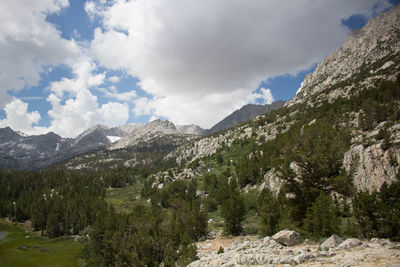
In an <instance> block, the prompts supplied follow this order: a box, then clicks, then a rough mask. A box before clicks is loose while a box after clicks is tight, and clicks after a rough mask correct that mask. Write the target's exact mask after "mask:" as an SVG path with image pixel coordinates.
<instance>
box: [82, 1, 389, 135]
mask: <svg viewBox="0 0 400 267" xmlns="http://www.w3.org/2000/svg"><path fill="white" fill-rule="evenodd" d="M388 6H389V3H388V1H378V0H352V1H348V0H327V1H310V0H298V1H288V0H285V1H260V0H250V1H242V0H229V1H228V0H227V1H213V0H203V1H187V0H171V1H163V0H153V1H148V0H136V1H126V0H115V1H113V2H111V3H107V4H106V3H105V2H104V1H100V2H99V1H89V2H87V3H86V11H87V13H88V14H89V15H90V16H91V17H92V18H95V17H97V18H99V19H100V20H101V21H102V27H101V28H97V29H96V30H95V33H94V40H93V41H92V42H91V52H92V55H93V56H94V57H95V58H96V59H97V60H98V61H99V62H100V64H101V65H103V66H105V67H107V68H110V69H124V70H126V71H127V72H128V73H129V74H131V75H132V76H135V77H138V78H139V79H140V80H141V82H140V85H141V87H142V88H143V89H144V90H145V91H146V92H147V93H149V94H152V95H153V96H154V98H153V100H149V101H148V103H147V104H151V105H152V107H151V108H147V111H149V110H153V111H155V112H156V114H157V115H159V116H164V117H168V118H170V119H171V120H173V121H174V122H184V123H190V122H194V123H198V124H200V125H201V126H203V127H209V126H211V125H212V123H213V120H209V121H206V120H205V119H204V117H205V114H209V113H210V112H215V114H213V115H211V116H208V117H212V116H214V117H221V116H222V115H221V114H226V111H227V110H229V112H231V111H233V110H234V108H235V105H236V104H237V102H238V99H237V98H235V97H238V96H240V97H242V98H243V99H247V100H249V99H250V100H251V99H252V95H253V91H254V90H256V89H257V88H258V86H259V85H260V82H262V81H264V80H266V79H268V78H271V77H274V76H277V75H282V74H287V73H289V74H296V73H297V72H298V71H301V70H305V69H308V68H309V67H311V66H312V65H313V64H314V63H316V62H319V61H320V60H321V59H322V58H323V57H325V56H327V55H328V54H329V53H330V52H332V51H333V50H334V49H336V48H337V47H339V46H340V45H341V44H342V43H343V42H344V41H345V39H346V37H347V35H348V33H349V30H348V29H347V28H346V27H344V26H343V25H342V24H341V21H342V19H346V18H348V17H349V16H351V15H353V14H362V15H365V16H370V15H371V14H372V13H373V12H372V10H374V8H375V11H379V10H380V9H382V8H384V7H388ZM261 92H267V91H261ZM213 97H215V99H214V98H213ZM264 97H266V101H267V100H268V96H267V95H264ZM140 101H142V100H138V104H139V105H141V104H143V101H142V102H140ZM239 102H240V101H239ZM144 110H145V108H143V107H140V106H139V107H138V108H136V111H144ZM136 111H135V113H136ZM229 112H228V114H229ZM138 113H139V114H140V113H141V112H138ZM189 114H190V116H191V117H190V118H189V116H188V115H189ZM206 117H207V115H206Z"/></svg>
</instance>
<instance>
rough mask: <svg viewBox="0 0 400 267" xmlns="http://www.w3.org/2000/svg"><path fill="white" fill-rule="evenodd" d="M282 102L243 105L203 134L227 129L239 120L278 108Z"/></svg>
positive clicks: (249, 118)
mask: <svg viewBox="0 0 400 267" xmlns="http://www.w3.org/2000/svg"><path fill="white" fill-rule="evenodd" d="M284 104H285V102H284V101H282V100H278V101H276V102H274V103H272V104H266V105H254V104H248V105H245V106H243V107H242V108H241V109H239V110H236V111H235V112H233V113H232V114H230V115H229V116H227V117H226V118H224V119H223V120H221V121H220V122H218V123H217V124H216V125H214V126H213V127H212V128H211V129H209V130H206V131H205V132H204V134H205V135H207V134H213V133H215V132H219V131H222V130H225V129H228V128H230V127H233V126H235V125H237V124H239V123H241V122H245V121H249V120H252V119H254V118H255V117H257V116H259V115H261V114H264V113H268V112H270V111H271V110H276V109H279V108H281V107H282V106H283V105H284Z"/></svg>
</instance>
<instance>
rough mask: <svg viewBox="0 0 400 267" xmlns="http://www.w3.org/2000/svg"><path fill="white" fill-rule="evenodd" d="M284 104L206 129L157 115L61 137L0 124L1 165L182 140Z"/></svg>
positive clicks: (26, 165)
mask: <svg viewBox="0 0 400 267" xmlns="http://www.w3.org/2000/svg"><path fill="white" fill-rule="evenodd" d="M283 104H284V102H283V101H277V102H274V103H272V104H271V105H251V104H249V105H246V106H244V107H243V108H241V109H240V110H237V111H235V112H233V113H232V114H231V115H229V116H228V117H226V118H225V119H223V120H221V121H220V122H219V123H218V124H216V125H215V126H214V127H212V128H211V129H209V130H205V129H202V128H201V127H199V126H197V125H194V124H192V125H174V124H173V123H172V122H170V121H162V120H159V119H157V120H154V121H151V122H149V123H147V124H128V125H122V126H119V127H113V128H109V127H107V126H104V125H95V126H93V127H91V128H89V129H87V130H86V131H84V132H83V133H81V134H80V135H79V136H77V137H76V138H73V139H72V138H62V137H61V136H59V135H57V134H55V133H53V132H51V133H47V134H44V135H33V136H28V135H26V134H24V133H20V132H15V131H13V130H12V129H11V128H9V127H6V128H0V168H4V169H9V168H12V169H28V170H30V169H40V168H43V167H47V166H50V165H52V164H54V163H58V162H62V161H64V160H66V159H69V158H72V157H75V156H78V155H81V154H84V153H88V152H92V151H96V150H99V149H102V148H104V149H108V150H118V149H124V148H128V147H131V146H135V145H137V144H139V143H142V142H150V141H154V138H157V139H160V138H161V137H162V136H167V135H173V136H175V137H176V136H179V137H178V139H179V140H181V141H182V140H191V139H193V138H194V137H196V136H204V135H208V134H212V133H215V132H216V131H220V130H224V129H227V128H230V127H233V126H235V125H237V124H238V123H240V122H244V121H247V120H251V119H254V118H255V117H257V116H259V115H261V114H263V113H266V112H269V111H271V110H274V109H277V108H280V107H281V106H283ZM164 139H165V140H169V142H172V143H174V144H173V145H172V147H175V146H176V144H175V143H176V140H177V139H176V138H172V139H171V138H170V137H166V138H164ZM165 140H164V141H165ZM179 143H180V142H179Z"/></svg>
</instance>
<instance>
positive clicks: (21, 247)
mask: <svg viewBox="0 0 400 267" xmlns="http://www.w3.org/2000/svg"><path fill="white" fill-rule="evenodd" d="M0 231H5V232H6V233H7V236H6V237H5V238H4V239H2V240H0V266H84V261H83V260H82V259H80V255H81V253H82V251H83V248H84V243H83V242H80V241H74V240H72V239H71V238H68V237H62V238H57V239H45V238H40V237H35V236H32V235H31V234H26V233H25V231H24V230H23V229H21V228H20V227H19V226H16V225H12V224H8V223H6V222H4V221H1V220H0ZM27 235H30V237H28V238H26V236H27Z"/></svg>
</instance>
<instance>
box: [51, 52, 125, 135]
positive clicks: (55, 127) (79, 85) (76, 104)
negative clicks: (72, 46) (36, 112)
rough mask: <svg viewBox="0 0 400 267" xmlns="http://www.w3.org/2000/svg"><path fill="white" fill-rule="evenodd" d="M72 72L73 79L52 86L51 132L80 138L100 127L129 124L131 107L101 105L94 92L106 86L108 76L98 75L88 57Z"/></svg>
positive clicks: (114, 95) (114, 93)
mask: <svg viewBox="0 0 400 267" xmlns="http://www.w3.org/2000/svg"><path fill="white" fill-rule="evenodd" d="M72 69H73V73H74V77H73V78H71V79H68V78H63V79H62V80H60V81H58V82H53V83H51V85H50V86H49V89H50V91H51V94H50V95H49V97H48V98H47V100H48V101H49V102H50V103H51V106H52V108H51V110H49V112H48V114H49V116H50V118H51V125H50V128H49V129H50V130H52V131H54V132H56V133H58V134H60V135H62V136H65V137H76V136H77V135H78V134H80V133H81V132H83V131H84V130H86V129H87V128H89V127H91V126H94V125H96V124H105V125H107V126H110V127H114V126H119V125H123V124H125V123H126V122H127V120H128V119H129V107H128V105H127V104H122V103H116V102H108V103H106V104H103V105H99V103H98V99H97V97H96V96H95V95H93V93H92V92H91V91H90V89H91V88H96V87H98V86H100V85H102V84H103V83H104V80H105V73H97V72H96V70H97V66H96V64H95V63H94V62H92V61H90V59H88V58H86V57H83V58H81V59H80V60H78V61H77V62H76V63H74V64H72ZM98 90H100V89H98ZM104 90H105V89H104ZM106 92H107V93H108V94H109V95H111V96H113V97H115V98H118V97H121V95H120V94H118V92H110V91H107V90H106Z"/></svg>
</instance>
